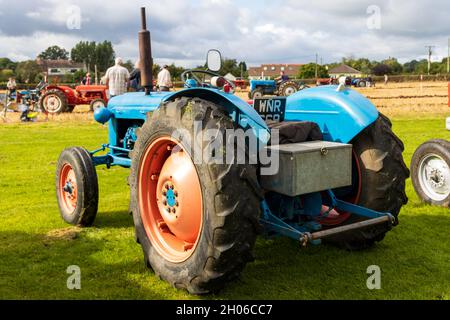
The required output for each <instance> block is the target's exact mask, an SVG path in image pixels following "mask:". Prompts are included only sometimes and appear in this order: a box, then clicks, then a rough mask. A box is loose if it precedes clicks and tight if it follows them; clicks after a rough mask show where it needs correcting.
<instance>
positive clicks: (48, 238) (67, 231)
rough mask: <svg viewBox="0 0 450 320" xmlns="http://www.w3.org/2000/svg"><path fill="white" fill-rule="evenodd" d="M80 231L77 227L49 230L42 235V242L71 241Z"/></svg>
mask: <svg viewBox="0 0 450 320" xmlns="http://www.w3.org/2000/svg"><path fill="white" fill-rule="evenodd" d="M80 232H81V228H79V227H68V228H63V229H54V230H50V231H49V232H47V234H45V236H44V243H47V244H49V243H51V242H55V241H71V240H75V239H76V238H78V236H79V234H80Z"/></svg>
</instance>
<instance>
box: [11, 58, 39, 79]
mask: <svg viewBox="0 0 450 320" xmlns="http://www.w3.org/2000/svg"><path fill="white" fill-rule="evenodd" d="M16 77H17V80H18V82H23V83H29V82H37V81H39V80H40V78H41V77H42V69H41V67H40V66H39V65H38V64H37V63H36V61H34V60H28V61H23V62H20V63H19V64H18V65H17V68H16Z"/></svg>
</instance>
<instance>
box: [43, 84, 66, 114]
mask: <svg viewBox="0 0 450 320" xmlns="http://www.w3.org/2000/svg"><path fill="white" fill-rule="evenodd" d="M39 107H40V108H41V110H43V111H44V112H46V113H49V114H58V113H62V112H67V111H69V110H68V109H69V105H68V103H67V97H66V96H65V95H64V93H63V92H62V91H61V90H58V89H53V90H49V91H47V92H46V93H44V94H43V95H42V96H41V97H40V98H39Z"/></svg>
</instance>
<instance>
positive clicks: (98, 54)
mask: <svg viewBox="0 0 450 320" xmlns="http://www.w3.org/2000/svg"><path fill="white" fill-rule="evenodd" d="M94 44H95V42H94ZM115 56H116V54H115V52H114V48H113V45H112V43H111V42H110V41H103V42H101V43H99V44H97V45H96V47H95V59H94V65H93V66H92V70H94V66H95V64H97V69H98V71H99V72H105V71H106V70H107V69H108V68H109V67H111V66H113V65H114V58H115Z"/></svg>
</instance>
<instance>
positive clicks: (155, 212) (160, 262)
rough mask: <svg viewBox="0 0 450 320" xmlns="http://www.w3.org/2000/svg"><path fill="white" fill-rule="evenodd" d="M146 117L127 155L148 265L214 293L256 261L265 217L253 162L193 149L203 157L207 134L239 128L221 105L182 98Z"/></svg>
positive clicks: (192, 288) (178, 282)
mask: <svg viewBox="0 0 450 320" xmlns="http://www.w3.org/2000/svg"><path fill="white" fill-rule="evenodd" d="M148 117H149V118H148V119H147V121H146V122H145V124H144V125H143V127H142V128H141V130H138V132H137V134H138V140H137V141H136V144H135V148H134V150H133V151H132V152H131V155H130V156H131V158H132V166H131V174H130V180H129V182H130V190H131V197H130V209H131V211H132V214H133V220H134V225H135V229H136V238H137V241H138V243H140V245H141V246H142V250H143V253H144V259H145V262H146V265H147V266H148V267H150V268H152V269H153V270H154V272H155V273H156V275H158V276H159V277H160V278H162V279H164V280H166V281H167V282H169V283H170V284H171V285H173V286H174V287H177V288H184V289H186V290H188V291H189V292H190V293H193V294H205V293H210V292H215V291H217V290H219V289H221V288H222V287H223V286H224V285H225V284H226V283H227V282H229V281H231V280H233V279H234V278H236V277H238V276H239V274H240V272H241V271H242V269H243V268H244V266H245V265H246V263H247V262H248V261H251V260H252V248H253V246H254V243H255V239H256V235H257V232H256V231H257V230H258V228H257V227H258V226H259V224H258V221H259V216H260V206H259V201H260V200H259V198H258V194H259V190H257V186H258V182H257V177H256V167H255V166H254V165H248V164H235V163H230V164H218V163H217V162H215V161H214V162H213V163H209V161H207V160H206V159H205V160H203V161H198V159H197V160H196V161H194V159H196V158H195V156H193V153H194V154H195V152H200V153H201V154H202V155H204V154H205V153H203V152H204V150H206V149H205V148H207V147H208V146H210V145H211V144H214V141H211V140H210V139H209V138H208V139H203V137H204V136H205V135H206V134H207V136H208V137H210V138H212V139H213V140H214V139H218V138H219V137H225V131H226V130H227V129H234V123H233V122H232V120H231V119H230V117H229V116H228V114H227V113H226V112H225V111H223V110H221V108H220V107H219V106H218V105H215V104H213V103H210V102H208V101H205V100H201V99H196V98H194V99H188V98H181V99H177V100H175V101H173V102H165V103H163V104H162V105H161V106H160V108H159V109H157V110H156V111H155V112H153V115H149V116H148ZM199 130H200V131H199ZM223 141H225V140H223ZM238 148H239V146H237V145H236V146H234V149H235V152H237V150H238ZM227 152H228V151H227ZM241 152H245V150H241ZM198 155H199V154H196V156H198ZM227 156H228V154H227Z"/></svg>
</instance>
